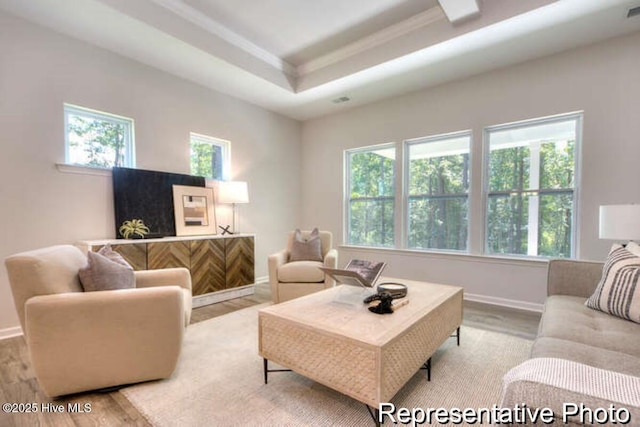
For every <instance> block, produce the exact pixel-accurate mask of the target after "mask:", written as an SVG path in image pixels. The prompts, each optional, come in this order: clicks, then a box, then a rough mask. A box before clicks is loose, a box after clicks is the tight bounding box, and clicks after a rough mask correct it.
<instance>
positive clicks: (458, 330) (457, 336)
mask: <svg viewBox="0 0 640 427" xmlns="http://www.w3.org/2000/svg"><path fill="white" fill-rule="evenodd" d="M454 337H455V338H456V341H457V344H458V347H460V326H458V328H457V329H456V334H455V335H451V338H454Z"/></svg>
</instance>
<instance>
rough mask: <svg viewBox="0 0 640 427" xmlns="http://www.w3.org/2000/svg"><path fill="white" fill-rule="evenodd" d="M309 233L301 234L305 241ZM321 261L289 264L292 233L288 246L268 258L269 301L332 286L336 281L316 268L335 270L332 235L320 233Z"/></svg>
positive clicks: (324, 232) (281, 300)
mask: <svg viewBox="0 0 640 427" xmlns="http://www.w3.org/2000/svg"><path fill="white" fill-rule="evenodd" d="M311 233H312V232H311V231H310V230H303V231H301V235H302V238H303V239H308V238H309V237H310V235H311ZM318 234H319V238H320V242H321V260H316V261H309V260H303V261H291V260H290V258H291V251H292V248H293V246H294V237H295V232H294V231H292V232H290V233H289V234H288V237H287V247H286V248H285V249H282V250H281V251H279V252H277V253H275V254H272V255H270V256H269V258H268V263H269V283H270V285H271V299H272V300H273V302H274V304H277V303H280V302H284V301H288V300H291V299H294V298H298V297H301V296H304V295H308V294H311V293H314V292H318V291H321V290H323V289H327V288H330V287H332V286H334V285H335V280H333V279H331V278H330V277H329V276H328V275H325V274H324V272H323V271H322V270H320V269H319V268H318V267H329V268H338V251H337V250H336V249H334V248H332V245H333V235H332V234H331V232H330V231H319V232H318Z"/></svg>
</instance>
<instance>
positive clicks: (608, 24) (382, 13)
mask: <svg viewBox="0 0 640 427" xmlns="http://www.w3.org/2000/svg"><path fill="white" fill-rule="evenodd" d="M460 5H462V6H463V9H462V10H461V11H460V10H456V11H455V12H456V13H457V12H461V14H462V15H461V17H462V18H461V19H459V20H455V21H454V22H453V23H452V22H451V21H450V20H449V19H448V17H449V16H451V14H452V13H453V12H452V9H451V7H452V6H453V7H454V8H456V7H459V6H460ZM637 6H640V0H607V1H602V0H517V1H516V0H483V1H482V0H348V1H345V0H315V1H313V2H311V1H301V0H234V1H233V2H230V1H228V0H136V1H129V0H78V1H74V2H60V1H59V0H29V1H24V0H0V9H4V10H6V11H8V12H10V13H13V14H16V15H18V16H21V17H23V18H25V19H27V20H30V21H33V22H36V23H38V24H41V25H44V26H47V27H50V28H52V29H54V30H56V31H59V32H61V33H64V34H67V35H70V36H72V37H75V38H78V39H81V40H84V41H87V42H89V43H92V44H95V45H98V46H101V47H104V48H106V49H109V50H112V51H114V52H117V53H119V54H121V55H124V56H128V57H130V58H132V59H135V60H137V61H140V62H143V63H145V64H147V65H150V66H153V67H155V68H158V69H161V70H164V71H166V72H169V73H172V74H175V75H178V76H180V77H182V78H185V79H188V80H191V81H193V82H196V83H198V84H201V85H203V86H206V87H209V88H211V89H215V90H218V91H220V92H224V93H227V94H229V95H232V96H235V97H237V98H240V99H244V100H246V101H248V102H251V103H254V104H257V105H260V106H262V107H265V108H267V109H271V110H273V111H276V112H279V113H282V114H285V115H288V116H290V117H293V118H295V119H299V120H305V119H309V118H312V117H317V116H320V115H324V114H328V113H332V112H336V111H340V110H342V109H345V108H350V107H353V106H357V105H362V104H365V103H369V102H374V101H378V100H381V99H384V98H386V97H390V96H394V95H398V94H402V93H406V92H409V91H413V90H418V89H421V88H425V87H429V86H433V85H437V84H440V83H443V82H447V81H451V80H454V79H457V78H464V77H467V76H470V75H473V74H478V73H481V72H485V71H488V70H491V69H495V68H498V67H502V66H505V65H509V64H514V63H518V62H522V61H525V60H528V59H532V58H536V57H541V56H544V55H548V54H552V53H556V52H560V51H562V50H565V49H570V48H574V47H577V46H580V45H585V44H588V43H593V42H596V41H599V40H603V39H606V38H609V37H613V36H616V35H620V34H624V33H629V32H633V31H638V30H640V16H637V17H631V18H627V12H628V10H629V9H630V8H632V7H637ZM475 8H477V9H476V11H477V10H478V9H479V13H474V9H475ZM443 9H444V10H443ZM445 11H446V13H445ZM337 98H347V99H348V101H346V102H340V103H335V102H333V100H334V99H337Z"/></svg>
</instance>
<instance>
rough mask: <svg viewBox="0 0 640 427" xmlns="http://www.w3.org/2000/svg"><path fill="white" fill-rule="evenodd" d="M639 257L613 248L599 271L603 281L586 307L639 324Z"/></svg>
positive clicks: (617, 247) (624, 249)
mask: <svg viewBox="0 0 640 427" xmlns="http://www.w3.org/2000/svg"><path fill="white" fill-rule="evenodd" d="M639 285H640V257H638V256H636V255H634V254H633V253H632V252H630V251H629V250H627V249H626V248H624V247H622V246H620V245H618V244H615V245H613V247H612V248H611V251H610V252H609V255H608V256H607V260H606V261H605V263H604V267H603V268H602V278H601V279H600V283H598V287H597V288H596V290H595V292H594V293H593V295H591V297H589V299H588V300H587V301H586V302H585V305H586V306H587V307H589V308H593V309H595V310H600V311H603V312H605V313H609V314H611V315H613V316H617V317H621V318H623V319H627V320H631V321H633V322H636V323H640V286H639Z"/></svg>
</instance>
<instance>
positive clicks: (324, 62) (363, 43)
mask: <svg viewBox="0 0 640 427" xmlns="http://www.w3.org/2000/svg"><path fill="white" fill-rule="evenodd" d="M443 19H446V15H445V14H444V12H443V10H442V8H440V7H439V6H436V7H432V8H430V9H428V10H425V11H424V12H421V13H419V14H416V15H414V16H412V17H411V18H409V19H406V20H404V21H402V22H398V23H397V24H394V25H391V26H389V27H387V28H384V29H383V30H380V31H378V32H377V33H374V34H371V35H369V36H366V37H363V38H361V39H360V40H357V41H355V42H353V43H350V44H348V45H345V46H343V47H341V48H339V49H336V50H334V51H333V52H330V53H328V54H326V55H322V56H319V57H317V58H315V59H312V60H310V61H307V62H305V63H304V64H300V65H299V66H298V67H297V68H296V72H297V75H298V76H304V75H307V74H310V73H312V72H314V71H317V70H319V69H321V68H324V67H327V66H329V65H333V64H336V63H338V62H340V61H344V60H345V59H348V58H350V57H352V56H355V55H358V54H360V53H362V52H366V51H367V50H370V49H373V48H375V47H378V46H381V45H383V44H385V43H388V42H390V41H392V40H394V39H397V38H398V37H402V36H404V35H406V34H409V33H411V32H413V31H416V30H418V29H420V28H423V27H426V26H428V25H431V24H433V23H435V22H438V21H440V20H443Z"/></svg>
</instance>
